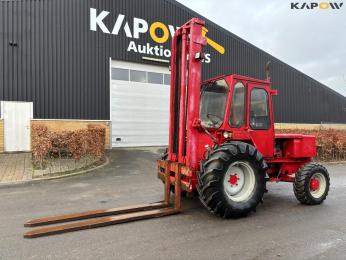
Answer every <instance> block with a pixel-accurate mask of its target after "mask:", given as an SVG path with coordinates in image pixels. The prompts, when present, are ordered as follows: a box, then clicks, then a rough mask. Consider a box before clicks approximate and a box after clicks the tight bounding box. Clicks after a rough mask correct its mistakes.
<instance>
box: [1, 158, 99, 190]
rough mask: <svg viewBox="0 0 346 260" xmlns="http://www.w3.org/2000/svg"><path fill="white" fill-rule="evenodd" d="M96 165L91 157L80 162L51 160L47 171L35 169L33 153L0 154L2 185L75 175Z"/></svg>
mask: <svg viewBox="0 0 346 260" xmlns="http://www.w3.org/2000/svg"><path fill="white" fill-rule="evenodd" d="M96 163H97V161H96V159H93V158H89V157H88V158H87V157H85V158H82V159H81V160H79V161H76V160H74V159H61V158H60V159H59V158H56V159H50V160H49V161H48V162H47V165H46V168H45V169H34V168H33V166H32V163H31V153H9V154H0V184H13V183H20V182H25V181H30V180H33V179H40V178H50V177H53V176H57V175H61V174H69V173H74V172H76V171H80V170H83V169H87V168H92V166H93V165H96Z"/></svg>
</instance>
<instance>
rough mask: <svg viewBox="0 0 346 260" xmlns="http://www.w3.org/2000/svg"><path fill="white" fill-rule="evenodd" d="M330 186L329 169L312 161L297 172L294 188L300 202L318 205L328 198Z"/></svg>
mask: <svg viewBox="0 0 346 260" xmlns="http://www.w3.org/2000/svg"><path fill="white" fill-rule="evenodd" d="M329 186H330V178H329V173H328V171H327V169H326V168H325V167H324V166H322V165H320V164H317V163H311V164H307V165H305V166H304V167H303V168H302V169H301V170H300V171H299V172H297V173H296V176H295V181H294V184H293V190H294V194H295V196H296V198H297V200H298V201H299V202H300V203H302V204H305V205H318V204H321V203H322V202H323V201H324V200H325V199H326V198H327V196H328V192H329Z"/></svg>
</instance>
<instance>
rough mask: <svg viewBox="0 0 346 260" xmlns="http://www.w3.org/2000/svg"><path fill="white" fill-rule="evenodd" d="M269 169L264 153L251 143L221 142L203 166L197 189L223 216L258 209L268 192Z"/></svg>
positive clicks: (211, 210)
mask: <svg viewBox="0 0 346 260" xmlns="http://www.w3.org/2000/svg"><path fill="white" fill-rule="evenodd" d="M266 168H267V164H266V163H265V161H264V159H263V157H262V155H261V154H260V153H259V152H258V151H257V149H256V148H255V147H253V146H252V145H249V144H247V143H243V142H231V143H227V144H224V145H222V146H221V147H219V148H218V149H216V150H215V151H214V152H213V153H212V154H211V155H210V157H209V158H208V159H207V160H206V161H205V162H204V163H202V165H201V171H200V173H199V174H198V186H197V190H198V193H199V198H200V200H201V202H202V204H203V205H204V206H205V207H206V208H207V209H208V210H209V211H210V212H212V213H214V214H216V215H218V216H221V217H224V218H236V217H243V216H246V215H247V214H248V213H249V212H251V211H255V210H256V207H257V205H258V203H259V202H261V201H262V198H263V194H264V191H265V170H266Z"/></svg>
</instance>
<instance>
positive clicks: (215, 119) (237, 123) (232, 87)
mask: <svg viewBox="0 0 346 260" xmlns="http://www.w3.org/2000/svg"><path fill="white" fill-rule="evenodd" d="M270 84H271V83H270V82H269V81H264V80H258V79H253V78H249V77H244V76H240V75H226V76H220V77H217V78H213V79H210V80H207V81H205V82H204V83H203V84H202V86H201V93H200V101H201V102H200V119H201V125H202V126H203V127H204V128H206V129H208V131H210V132H211V133H212V134H213V135H214V136H215V138H216V139H218V138H219V139H218V140H219V141H220V142H224V141H227V140H225V139H232V140H239V141H247V142H249V143H252V144H255V145H256V147H258V149H259V150H260V152H261V153H262V154H263V155H264V156H266V157H273V153H274V143H273V140H274V127H273V125H274V118H273V112H272V109H271V107H272V98H271V97H272V95H276V94H277V91H276V90H272V89H271V88H270ZM268 144H269V145H268Z"/></svg>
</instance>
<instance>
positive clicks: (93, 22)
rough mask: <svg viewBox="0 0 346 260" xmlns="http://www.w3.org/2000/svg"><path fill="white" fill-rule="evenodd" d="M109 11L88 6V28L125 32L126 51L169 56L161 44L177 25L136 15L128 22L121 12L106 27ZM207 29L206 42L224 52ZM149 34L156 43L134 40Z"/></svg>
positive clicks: (203, 33)
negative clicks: (128, 39) (127, 42)
mask: <svg viewBox="0 0 346 260" xmlns="http://www.w3.org/2000/svg"><path fill="white" fill-rule="evenodd" d="M109 14H110V12H108V11H105V10H102V11H101V12H97V10H96V9H95V8H90V27H89V28H90V30H91V31H97V30H98V29H99V30H101V31H102V32H103V33H106V34H112V35H118V34H119V33H120V32H121V31H123V33H125V36H126V37H127V38H130V39H132V40H131V41H130V43H129V45H128V47H127V51H128V52H136V53H140V54H147V55H153V56H158V57H165V58H169V57H170V56H171V51H170V49H165V48H164V46H163V45H162V44H165V43H166V42H167V41H168V40H169V38H172V37H173V36H174V33H175V31H176V29H177V28H178V27H176V26H173V25H170V24H169V25H167V24H164V23H162V22H159V21H155V22H153V23H151V24H149V23H148V22H147V21H146V20H144V19H142V18H138V17H131V18H130V19H131V20H132V26H131V25H130V24H131V23H129V22H128V19H127V17H125V15H123V14H118V15H116V16H112V17H109V19H111V20H113V24H112V26H111V27H107V26H106V24H105V22H104V21H105V19H106V18H107V17H108V16H109ZM207 32H208V30H207V28H203V31H202V35H203V36H204V37H205V38H206V40H207V44H208V45H209V46H211V47H212V48H214V49H215V50H216V51H217V52H219V53H220V54H224V53H225V48H224V47H223V46H221V45H220V44H218V43H217V42H215V41H213V40H212V39H210V38H208V37H207V36H206V34H207ZM143 34H144V35H145V34H149V36H150V38H151V40H152V41H153V42H155V43H156V44H158V45H153V44H152V43H149V42H146V43H144V44H138V43H137V42H136V41H135V40H137V39H139V38H141V35H143ZM205 62H206V63H209V62H210V54H209V53H206V55H205Z"/></svg>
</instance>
